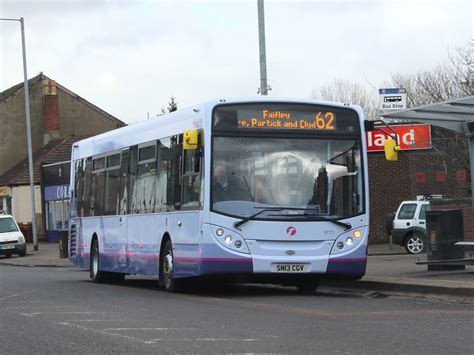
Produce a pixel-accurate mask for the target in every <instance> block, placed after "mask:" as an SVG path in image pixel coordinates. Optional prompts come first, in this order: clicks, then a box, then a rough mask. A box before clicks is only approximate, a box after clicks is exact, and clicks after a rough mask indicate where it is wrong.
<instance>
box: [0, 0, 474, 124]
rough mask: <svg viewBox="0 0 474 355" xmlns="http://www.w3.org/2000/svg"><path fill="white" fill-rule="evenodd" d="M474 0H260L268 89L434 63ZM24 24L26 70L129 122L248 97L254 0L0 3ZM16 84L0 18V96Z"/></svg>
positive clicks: (252, 78) (463, 39)
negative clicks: (171, 105) (172, 105)
mask: <svg viewBox="0 0 474 355" xmlns="http://www.w3.org/2000/svg"><path fill="white" fill-rule="evenodd" d="M473 3H474V0H428V1H425V0H408V1H402V0H400V1H388V0H368V1H350V0H346V1H342V0H332V1H330V0H326V1H323V0H321V1H316V0H314V1H289V0H287V1H277V0H274V1H272V0H266V1H265V31H266V55H267V75H268V81H269V85H270V86H271V88H272V90H271V91H270V93H269V95H270V96H285V97H302V98H308V97H311V96H312V94H313V91H315V90H316V91H317V90H318V88H319V87H321V86H322V85H328V84H331V83H332V82H334V80H347V81H350V82H358V83H361V84H362V85H364V86H366V87H368V88H369V89H370V90H373V92H374V95H378V92H377V88H379V87H383V85H387V84H386V83H387V82H389V81H390V78H391V74H392V73H416V72H418V71H421V70H430V69H432V68H434V67H435V66H436V65H437V64H440V63H441V62H443V61H445V60H447V57H448V52H454V51H455V49H456V48H457V47H462V46H466V45H467V43H468V41H469V40H471V39H472V38H473V30H474V29H473V27H474V26H473V21H474V20H473V19H474V5H473ZM20 17H24V19H25V35H26V52H27V64H28V77H30V78H31V77H33V76H35V75H37V74H39V73H40V72H43V73H44V74H45V75H47V76H48V77H50V78H51V79H54V80H56V81H57V82H58V83H59V84H61V85H62V86H65V87H66V88H68V89H69V90H71V91H73V92H75V93H76V94H78V95H79V96H81V97H83V98H85V99H86V100H88V101H90V102H91V103H93V104H94V105H96V106H98V107H100V108H101V109H103V110H105V111H106V112H108V113H110V114H112V115H114V116H115V117H117V118H119V119H121V120H122V121H124V122H126V123H134V122H138V121H142V120H145V119H147V117H155V116H156V115H157V114H158V113H160V112H161V109H162V108H163V107H166V106H167V104H168V102H169V100H170V97H171V96H174V97H175V98H176V101H177V103H178V107H185V106H190V105H193V104H196V103H199V102H202V101H206V100H209V99H215V98H225V97H242V96H253V95H256V94H257V90H258V87H259V85H260V67H259V44H258V13H257V0H241V1H225V0H221V1H178V0H175V1H171V0H170V1H164V0H163V1H158V0H148V1H145V0H134V1H132V0H127V1H125V0H124V1H111V0H110V1H101V0H69V1H67V0H49V1H46V0H0V18H20ZM21 82H23V67H22V52H21V32H20V25H19V22H18V23H17V22H10V21H0V91H3V90H6V89H8V88H9V87H11V86H13V85H16V84H18V83H21Z"/></svg>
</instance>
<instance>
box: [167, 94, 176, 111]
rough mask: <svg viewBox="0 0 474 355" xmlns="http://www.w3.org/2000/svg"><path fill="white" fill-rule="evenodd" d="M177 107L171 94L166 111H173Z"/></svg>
mask: <svg viewBox="0 0 474 355" xmlns="http://www.w3.org/2000/svg"><path fill="white" fill-rule="evenodd" d="M177 109H178V103H177V102H176V101H175V98H174V96H171V98H170V102H168V112H174V111H176V110H177Z"/></svg>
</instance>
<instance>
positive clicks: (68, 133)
mask: <svg viewBox="0 0 474 355" xmlns="http://www.w3.org/2000/svg"><path fill="white" fill-rule="evenodd" d="M28 85H29V93H30V112H31V134H32V150H33V170H34V184H35V205H36V206H35V207H36V212H37V216H36V217H35V218H36V221H37V224H38V225H39V226H43V227H44V224H45V223H43V222H44V221H45V219H44V216H43V214H42V211H43V208H42V207H43V206H44V203H43V202H44V201H43V197H44V191H43V190H42V189H41V187H40V186H41V185H40V183H41V165H42V164H44V163H49V164H52V163H57V162H59V161H65V160H69V159H70V156H71V148H72V144H73V143H74V142H75V141H77V140H79V139H83V138H85V137H87V136H91V135H96V134H99V133H103V132H106V131H110V130H112V129H116V128H119V127H123V126H125V123H124V122H122V121H120V120H119V119H117V118H115V117H114V116H112V115H110V114H108V113H107V112H105V111H103V110H102V109H100V108H98V107H97V106H94V105H93V104H91V103H90V102H89V101H87V100H85V99H83V98H82V97H80V96H79V95H77V94H75V93H74V92H72V91H71V90H69V89H67V88H65V87H64V86H62V85H60V84H57V83H56V82H55V81H54V80H51V79H50V78H48V77H47V76H45V75H44V74H39V75H37V76H35V77H34V78H32V79H30V80H29V81H28ZM0 127H2V130H1V137H2V139H0V211H5V212H7V213H10V214H12V215H13V216H14V217H15V219H16V220H17V221H18V222H20V223H29V222H31V217H32V216H31V190H30V186H29V184H30V182H29V173H28V159H27V140H26V121H25V107H24V90H23V84H18V85H15V86H13V87H11V88H9V89H7V90H5V91H3V92H1V93H0ZM48 196H49V195H48ZM41 229H43V230H44V228H38V230H41Z"/></svg>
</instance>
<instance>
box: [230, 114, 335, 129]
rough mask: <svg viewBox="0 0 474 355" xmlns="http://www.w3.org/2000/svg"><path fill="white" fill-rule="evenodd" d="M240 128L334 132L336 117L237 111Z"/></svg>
mask: <svg viewBox="0 0 474 355" xmlns="http://www.w3.org/2000/svg"><path fill="white" fill-rule="evenodd" d="M237 119H238V124H237V127H238V128H261V129H305V130H308V129H309V130H322V131H327V130H329V131H332V130H335V129H336V115H335V113H334V112H332V111H315V112H303V111H275V110H265V109H263V110H237Z"/></svg>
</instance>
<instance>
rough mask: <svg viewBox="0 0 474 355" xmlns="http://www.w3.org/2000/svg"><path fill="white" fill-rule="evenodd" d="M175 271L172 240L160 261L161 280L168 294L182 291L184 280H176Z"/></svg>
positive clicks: (167, 244)
mask: <svg viewBox="0 0 474 355" xmlns="http://www.w3.org/2000/svg"><path fill="white" fill-rule="evenodd" d="M173 271H174V257H173V245H172V244H171V240H168V241H167V242H166V244H165V248H164V249H163V253H162V254H161V261H160V278H162V282H161V283H162V284H163V287H164V288H165V291H168V292H179V291H181V289H182V285H183V280H181V279H175V278H174V276H173Z"/></svg>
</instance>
